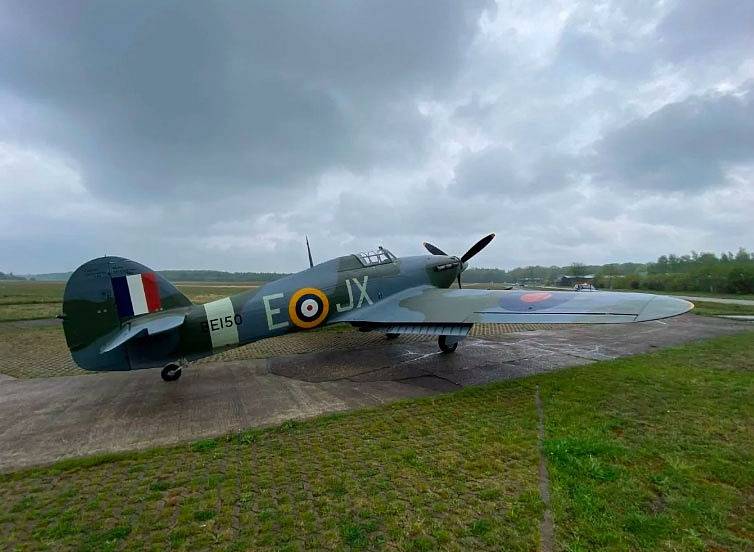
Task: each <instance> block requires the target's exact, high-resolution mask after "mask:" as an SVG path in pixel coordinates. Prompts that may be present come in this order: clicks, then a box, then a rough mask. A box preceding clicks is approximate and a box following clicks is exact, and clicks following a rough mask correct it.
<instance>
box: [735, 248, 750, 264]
mask: <svg viewBox="0 0 754 552" xmlns="http://www.w3.org/2000/svg"><path fill="white" fill-rule="evenodd" d="M736 260H737V261H739V262H746V261H751V260H752V259H751V254H749V252H748V251H746V249H744V248H743V247H739V248H738V253H736Z"/></svg>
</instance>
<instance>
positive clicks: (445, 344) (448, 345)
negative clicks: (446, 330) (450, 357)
mask: <svg viewBox="0 0 754 552" xmlns="http://www.w3.org/2000/svg"><path fill="white" fill-rule="evenodd" d="M459 341H460V340H459V339H458V338H456V337H452V336H448V335H441V336H440V338H439V339H438V340H437V344H438V345H439V346H440V350H441V351H442V352H443V353H444V354H449V353H452V352H454V351H455V350H456V349H457V348H458V342H459Z"/></svg>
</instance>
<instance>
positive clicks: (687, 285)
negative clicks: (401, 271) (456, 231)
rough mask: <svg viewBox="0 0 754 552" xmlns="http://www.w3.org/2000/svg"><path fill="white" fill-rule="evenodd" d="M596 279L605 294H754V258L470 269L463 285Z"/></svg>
mask: <svg viewBox="0 0 754 552" xmlns="http://www.w3.org/2000/svg"><path fill="white" fill-rule="evenodd" d="M563 275H567V276H576V277H578V276H587V275H594V284H595V285H596V286H597V287H598V288H602V289H646V290H652V291H710V292H716V293H739V294H740V293H754V254H752V253H749V252H748V251H747V250H746V249H744V248H740V249H739V250H738V252H736V253H733V252H730V251H728V252H724V253H721V254H720V255H719V256H718V255H716V254H715V253H709V252H701V253H699V252H696V251H692V252H691V253H690V254H688V255H675V254H670V255H662V256H660V257H659V258H658V259H657V261H656V262H651V263H610V264H604V265H585V264H582V263H578V262H574V263H571V264H570V265H568V266H555V265H552V266H540V265H537V266H526V267H519V268H514V269H512V270H503V269H499V268H470V269H468V270H467V271H466V272H465V273H464V278H463V279H464V281H466V282H470V283H486V282H508V283H521V284H531V285H555V284H556V282H557V280H558V278H560V277H561V276H563Z"/></svg>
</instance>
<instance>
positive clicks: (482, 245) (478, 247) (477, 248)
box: [424, 234, 495, 263]
mask: <svg viewBox="0 0 754 552" xmlns="http://www.w3.org/2000/svg"><path fill="white" fill-rule="evenodd" d="M494 237H495V234H490V235H489V236H485V237H483V238H482V239H481V240H479V241H478V242H476V243H475V244H474V245H472V246H471V248H470V249H469V250H468V251H467V252H466V253H464V254H463V257H461V262H462V263H465V262H466V261H468V260H469V259H470V258H471V257H473V256H474V255H476V254H477V253H479V252H480V251H481V250H482V249H484V248H485V247H487V245H488V244H489V243H490V242H491V241H492V238H494ZM424 245H425V246H426V245H427V244H426V243H425V244H424ZM433 247H434V246H433ZM427 249H429V248H427Z"/></svg>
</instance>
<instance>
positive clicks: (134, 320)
mask: <svg viewBox="0 0 754 552" xmlns="http://www.w3.org/2000/svg"><path fill="white" fill-rule="evenodd" d="M381 251H383V252H384V253H385V257H386V258H387V259H388V260H387V261H385V262H382V263H381V264H374V265H367V266H365V265H364V264H363V263H362V261H361V260H360V257H359V256H357V255H346V256H344V257H338V258H336V259H332V260H329V261H326V262H324V263H321V264H318V265H316V266H313V267H312V268H309V269H307V270H304V271H302V272H299V273H296V274H292V275H290V276H287V277H285V278H281V279H280V280H277V281H274V282H270V283H268V284H266V285H264V286H262V287H261V288H259V289H257V290H250V291H246V292H243V293H239V294H237V295H233V296H230V297H228V298H225V299H220V300H218V301H213V302H212V303H207V304H204V305H193V304H192V303H191V302H190V301H189V300H188V299H187V298H186V297H185V296H184V295H183V294H181V292H180V291H178V289H176V288H175V286H173V285H172V284H171V283H170V282H168V281H167V280H166V279H164V278H162V277H161V276H159V275H154V276H153V275H152V274H153V271H151V270H150V269H149V268H147V267H145V266H143V265H141V264H139V263H136V262H134V261H130V260H128V259H124V258H120V257H102V258H99V259H94V260H92V261H89V262H87V263H86V264H84V265H82V266H81V267H79V269H77V270H76V271H75V272H74V274H73V275H72V276H71V278H70V279H69V281H68V284H67V286H66V290H65V295H64V303H63V328H64V331H65V336H66V341H67V343H68V347H69V349H70V350H71V354H72V356H73V359H74V361H75V362H76V363H77V364H78V365H79V366H80V367H82V368H84V369H87V370H95V371H111V370H133V369H140V368H149V367H157V366H165V365H167V364H169V363H180V364H183V363H185V362H188V361H191V360H196V359H198V358H201V357H204V356H207V355H211V354H213V353H215V352H218V351H220V350H223V349H227V348H233V347H238V346H241V345H244V344H247V343H250V342H252V341H256V340H259V339H263V338H269V337H275V336H279V335H283V334H286V333H289V332H296V331H306V330H309V329H313V328H316V327H319V326H321V325H328V324H336V323H339V322H348V323H351V324H353V325H355V326H358V327H359V328H360V329H363V330H379V331H384V332H390V333H401V332H413V333H430V334H434V335H461V336H463V335H466V333H468V328H470V327H471V325H472V324H474V323H508V322H528V323H540V322H544V323H568V324H573V323H625V322H640V321H645V320H654V319H658V318H665V317H668V316H675V315H678V314H682V313H683V312H686V311H687V310H689V309H690V308H692V307H693V305H692V304H691V303H688V302H687V301H683V300H680V299H676V298H672V297H666V296H655V295H649V294H639V293H610V292H597V293H578V292H563V291H552V292H550V291H544V292H543V291H526V290H511V291H503V290H494V291H493V290H490V291H487V290H476V289H457V288H455V289H448V288H449V287H450V286H451V285H452V283H453V282H454V281H455V280H456V278H457V277H458V276H459V274H460V272H461V271H463V269H464V268H465V266H466V265H465V263H462V262H460V260H459V259H458V258H457V257H452V256H445V255H420V256H413V257H402V258H396V257H394V256H393V255H392V254H390V253H389V252H387V251H385V250H381ZM140 274H147V275H148V276H149V278H151V279H152V280H154V279H155V278H156V281H157V289H158V291H159V304H160V306H159V310H157V311H156V312H151V313H148V314H142V315H137V316H131V317H122V316H119V314H118V311H119V309H118V308H116V302H115V296H114V287H113V285H114V284H113V281H114V279H117V278H118V277H123V276H129V275H140ZM397 330H400V331H397Z"/></svg>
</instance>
